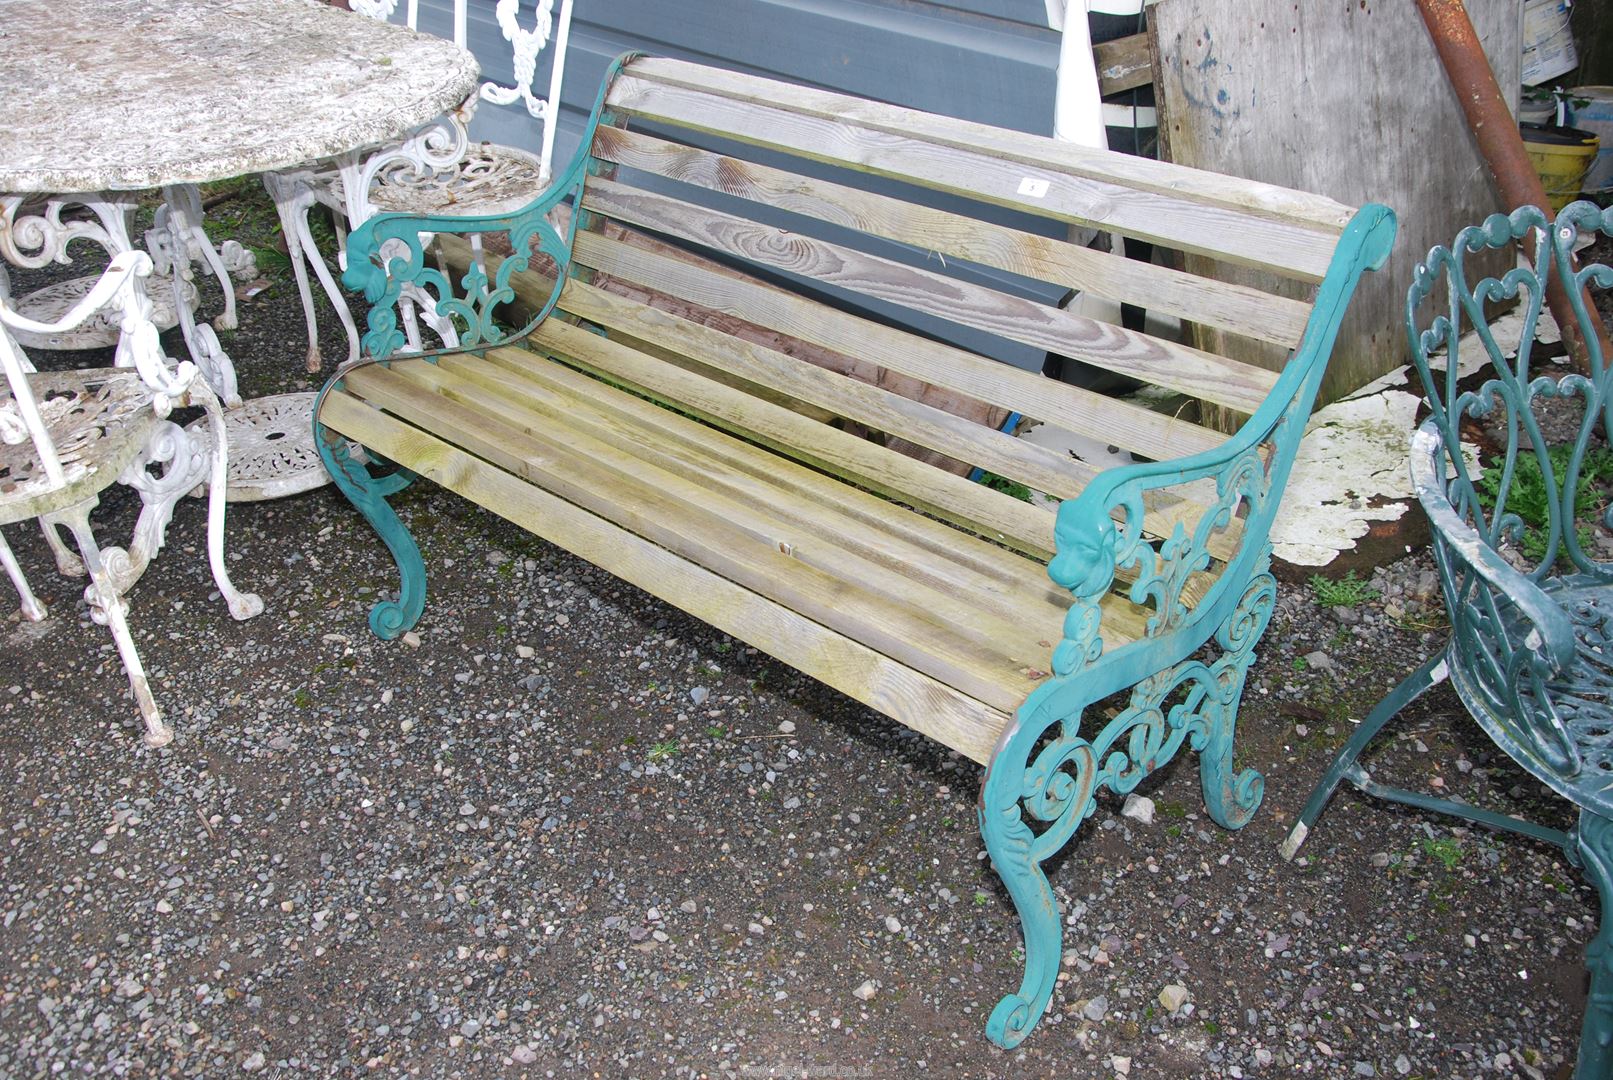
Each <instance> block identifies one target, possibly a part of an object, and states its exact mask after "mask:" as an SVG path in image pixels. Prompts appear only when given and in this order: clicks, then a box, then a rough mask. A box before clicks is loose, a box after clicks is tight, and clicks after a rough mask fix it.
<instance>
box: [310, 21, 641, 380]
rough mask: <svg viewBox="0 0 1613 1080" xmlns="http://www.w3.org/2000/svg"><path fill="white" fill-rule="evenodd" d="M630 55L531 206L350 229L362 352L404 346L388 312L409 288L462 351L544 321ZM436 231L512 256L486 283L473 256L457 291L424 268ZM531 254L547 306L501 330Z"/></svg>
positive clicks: (349, 277)
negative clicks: (488, 239)
mask: <svg viewBox="0 0 1613 1080" xmlns="http://www.w3.org/2000/svg"><path fill="white" fill-rule="evenodd" d="M635 55H637V54H635V53H624V54H622V55H621V56H619V57H617V58H616V60H615V61H614V62H612V64H611V65H610V67H609V69H608V70H607V71H606V73H605V79H604V81H603V83H602V84H601V86H600V88H599V96H598V98H596V99H595V101H594V109H593V112H592V113H591V114H590V116H589V118H588V126H587V127H586V128H585V129H584V131H583V134H582V141H581V143H580V145H579V146H578V149H577V153H576V154H575V155H574V156H573V157H572V159H571V163H570V164H569V165H567V166H566V167H565V169H563V170H562V171H561V172H559V173H558V174H556V176H555V178H554V180H553V182H552V183H551V184H550V185H549V189H548V190H547V191H545V192H544V193H543V194H542V195H540V196H538V198H537V199H535V200H533V201H532V202H531V203H529V204H527V205H526V206H524V207H522V208H521V209H519V210H516V211H514V212H513V213H509V214H486V215H472V214H466V215H455V214H446V215H439V214H377V215H376V216H374V217H372V218H370V219H369V220H368V221H365V222H364V223H363V224H361V225H359V226H358V227H357V228H355V229H354V230H353V232H352V235H351V236H349V237H348V241H347V270H346V271H345V272H344V273H343V274H342V281H343V283H344V284H345V285H347V287H348V288H350V289H355V290H358V291H361V292H363V294H364V298H365V300H367V301H369V303H370V314H369V327H370V329H369V332H368V333H366V334H365V335H364V349H365V351H366V352H367V353H369V354H370V355H371V356H372V357H374V358H376V359H378V360H385V359H386V358H387V357H388V356H390V355H391V354H392V353H393V352H394V351H395V350H396V349H397V348H398V346H400V345H403V344H404V343H405V338H404V335H403V332H402V331H401V330H399V329H398V319H397V316H396V315H395V314H394V311H393V309H394V308H395V307H396V305H397V303H398V301H399V300H400V299H401V298H402V297H403V294H404V291H405V287H406V286H413V290H411V291H413V292H414V294H415V296H416V298H419V296H420V294H419V290H423V291H424V292H425V293H426V294H427V295H426V296H425V297H424V299H425V300H426V301H428V302H433V303H434V305H435V308H436V313H437V314H438V315H440V316H443V317H446V318H450V319H453V320H454V321H455V324H456V325H455V329H456V332H457V333H458V335H459V339H460V340H459V348H460V349H479V348H486V347H489V346H493V345H498V344H500V343H502V342H506V341H513V340H518V339H520V338H523V337H525V336H526V335H527V334H529V333H531V332H532V330H533V328H534V327H536V326H537V325H538V324H539V323H540V322H542V321H543V320H544V319H545V318H547V317H548V315H549V312H551V311H553V310H554V306H555V303H556V301H558V300H559V299H560V290H561V288H562V287H563V285H564V284H565V281H566V278H567V276H568V274H569V272H570V269H571V252H572V242H573V240H574V239H575V237H576V234H577V227H578V223H579V219H580V218H582V217H584V216H585V215H584V214H583V213H582V212H581V211H580V210H579V209H578V208H579V207H580V205H581V203H582V189H583V184H584V182H585V181H586V180H587V178H588V176H589V175H590V172H591V170H592V169H593V168H594V167H595V161H594V158H593V155H592V152H591V147H592V146H593V141H594V132H595V131H596V130H597V129H598V127H599V125H600V122H601V121H602V120H605V119H608V117H607V110H606V109H605V96H606V94H607V92H608V91H609V89H610V85H611V83H612V82H613V81H614V80H615V78H616V76H617V75H618V74H619V73H620V71H621V69H622V66H623V65H624V64H626V63H627V62H628V61H629V60H631V59H632V58H633V57H634V56H635ZM568 200H569V201H570V203H571V207H572V213H571V214H570V215H569V217H568V220H567V224H566V234H565V236H561V235H560V233H559V231H558V230H556V229H555V227H554V226H553V225H552V224H550V222H549V214H550V213H551V212H552V211H553V210H554V209H555V208H556V207H557V206H559V205H560V204H562V203H564V202H567V201H568ZM436 233H453V234H459V235H463V236H481V235H486V234H495V235H498V234H502V235H503V236H505V237H506V238H507V239H508V241H509V246H510V251H511V254H510V255H509V256H508V257H506V258H505V259H504V260H503V261H502V262H501V263H500V264H499V266H498V269H497V270H495V271H494V274H493V278H492V280H489V279H488V277H487V273H486V271H485V270H484V269H483V267H482V260H481V259H480V258H473V259H472V260H471V265H470V266H469V267H468V268H467V269H466V271H465V276H464V277H463V278H462V279H461V280H460V282H459V286H460V289H459V291H456V290H455V288H454V283H453V282H451V281H450V280H449V278H448V276H447V275H446V274H444V273H443V272H442V271H440V270H438V269H436V268H435V267H432V266H429V265H427V263H426V253H425V242H424V240H423V237H424V236H425V235H428V234H436ZM534 253H537V254H541V255H546V256H548V257H549V258H550V259H553V260H554V263H555V267H556V274H555V282H554V287H553V290H552V291H551V292H550V294H549V299H548V300H547V302H545V303H544V305H543V307H542V308H541V309H540V310H539V311H537V312H536V313H535V314H534V315H533V316H532V318H531V319H530V320H529V321H528V322H527V323H526V325H525V326H524V327H523V328H522V329H520V330H518V331H513V332H506V331H504V330H503V329H501V328H500V327H499V325H498V323H497V322H496V321H495V319H494V309H495V308H496V307H497V306H498V305H500V304H507V303H511V302H512V301H514V299H515V290H514V288H513V287H512V286H511V284H510V278H511V277H512V276H513V275H515V274H518V273H521V272H523V271H525V270H526V269H528V267H529V265H530V263H531V260H532V256H533V254H534Z"/></svg>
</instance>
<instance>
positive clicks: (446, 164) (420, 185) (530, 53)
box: [264, 0, 573, 371]
mask: <svg viewBox="0 0 1613 1080" xmlns="http://www.w3.org/2000/svg"><path fill="white" fill-rule="evenodd" d="M572 2H573V0H537V10H536V13H535V14H536V22H535V24H534V25H533V27H532V29H530V30H529V29H526V28H524V27H522V26H521V25H520V23H519V20H518V16H519V7H520V4H519V0H498V4H497V7H496V8H495V9H494V14H495V18H496V19H497V20H498V26H499V30H500V31H501V32H502V33H503V35H504V39H505V40H506V41H507V42H509V43H510V46H511V48H512V49H513V50H514V60H515V63H514V72H515V85H514V86H501V85H499V84H498V83H494V82H486V83H483V84H482V86H481V89H480V91H479V92H478V93H477V94H473V95H472V96H471V97H469V98H467V99H466V100H465V102H464V103H463V104H461V105H460V106H459V108H458V109H456V110H454V112H452V113H450V114H448V115H447V116H443V117H441V118H439V119H438V120H436V121H433V122H432V123H430V124H427V125H426V126H425V127H423V128H421V129H420V130H418V131H416V132H414V133H413V134H412V135H411V136H410V137H409V138H408V139H407V140H405V141H404V142H402V143H400V144H396V145H393V146H388V147H384V148H382V149H380V150H377V151H375V152H374V153H372V154H370V155H369V156H367V157H366V156H365V155H364V154H362V153H353V154H348V155H343V156H342V157H341V158H338V159H336V160H335V161H334V162H331V163H329V164H328V165H325V166H322V167H320V168H316V169H303V170H294V171H290V172H280V173H268V174H265V176H264V186H265V187H267V188H268V190H269V195H270V197H271V198H273V199H274V202H275V208H276V210H278V211H279V214H280V225H281V230H282V232H283V233H284V234H285V237H286V249H287V252H288V254H289V255H290V257H291V265H292V269H293V272H294V273H295V275H296V279H297V288H298V290H299V292H300V293H301V296H302V304H303V312H304V317H305V319H306V321H307V325H308V370H309V371H318V370H319V369H320V366H321V363H322V358H321V356H320V351H319V329H318V325H317V321H316V318H315V314H314V305H313V295H312V293H311V292H310V290H309V285H308V273H307V269H306V268H305V267H304V265H303V264H304V260H306V262H307V264H308V265H309V266H311V267H312V268H313V270H314V273H315V275H316V276H317V277H318V278H319V282H320V285H321V286H322V287H323V288H324V290H325V295H326V296H327V297H329V298H330V302H331V306H332V307H334V308H335V309H336V313H337V316H338V317H339V318H340V319H341V320H342V326H343V328H344V329H345V330H346V331H347V350H348V361H349V362H352V361H355V360H357V359H358V356H359V335H358V329H357V327H356V326H355V325H354V322H353V316H352V313H351V312H350V311H349V310H348V308H347V304H346V301H345V300H343V298H342V294H341V292H340V291H339V290H338V288H337V286H336V280H335V277H334V276H333V275H332V274H331V271H330V268H329V267H328V266H327V265H326V264H325V261H324V259H323V257H322V256H321V254H320V252H319V250H318V248H317V246H316V245H315V243H314V237H313V233H312V232H311V231H310V229H309V227H308V212H309V211H310V210H311V209H312V208H313V206H314V205H315V204H316V203H317V204H320V205H323V206H325V207H327V208H328V209H329V210H330V211H331V214H332V216H333V218H334V220H335V223H336V238H337V244H338V247H339V249H341V250H340V251H339V254H338V262H339V263H340V264H341V265H342V266H343V267H344V268H345V266H346V251H345V240H346V235H345V234H346V231H347V230H348V229H350V228H352V227H353V226H356V225H359V224H362V223H363V222H364V221H366V220H368V219H369V218H370V217H371V216H372V215H374V214H377V213H382V212H401V213H410V214H500V213H507V212H510V211H514V210H519V209H520V208H521V207H523V206H526V205H527V204H529V203H531V202H532V201H533V200H535V199H536V198H537V197H538V196H539V195H541V194H542V193H543V190H544V189H545V188H546V187H547V186H548V184H549V178H550V176H551V174H552V168H551V166H552V159H553V157H554V140H555V127H556V119H557V114H558V112H559V107H560V105H559V102H560V85H561V80H562V77H563V75H564V72H565V63H566V41H567V37H568V36H569V34H570V31H571V9H572ZM398 3H399V0H349V4H350V6H351V7H352V9H353V11H354V12H356V13H358V14H361V15H366V16H368V17H370V18H372V19H378V20H381V21H383V22H385V21H389V20H390V19H392V18H393V17H394V16H395V14H396V12H397V8H398ZM468 3H469V0H455V3H454V44H456V45H458V46H459V47H460V48H464V47H465V42H466V22H467V5H468ZM557 3H558V5H559V8H560V12H559V18H558V21H557V20H556V17H555V7H556V4H557ZM419 7H420V0H405V8H404V11H405V19H406V21H407V24H408V26H409V28H410V29H411V30H413V29H417V28H418V26H419V14H420V12H419ZM551 41H552V42H553V43H554V54H553V55H554V63H553V65H552V67H551V70H550V75H549V95H548V97H547V98H542V97H538V96H536V95H535V94H534V93H533V91H532V83H533V80H534V79H535V78H536V76H537V68H538V55H539V54H540V53H541V52H542V51H543V49H544V48H545V47H546V46H548V45H549V43H550V42H551ZM479 100H486V101H490V102H493V103H494V104H496V105H513V104H515V103H516V102H521V103H522V104H524V105H525V106H526V110H527V112H528V113H529V114H530V115H531V116H532V117H533V118H534V119H535V120H537V121H538V122H539V124H540V125H541V127H542V139H541V148H540V150H539V152H538V153H536V154H533V153H531V152H529V151H526V150H521V149H518V148H516V147H513V146H504V145H500V144H496V143H471V142H470V140H469V137H468V135H467V134H466V128H467V126H468V125H469V123H470V120H471V117H472V115H473V114H474V112H475V110H476V106H477V103H478V101H479ZM405 300H406V303H405V304H404V305H403V306H402V310H403V314H404V322H405V332H406V334H407V335H408V340H409V346H410V348H411V349H413V350H415V351H419V349H420V347H421V346H420V331H419V326H418V323H417V322H416V318H415V315H414V310H415V308H416V306H418V307H419V310H420V318H422V319H424V320H425V321H426V323H427V325H429V326H430V327H431V328H432V330H433V331H434V332H435V333H436V334H437V335H438V336H439V337H441V338H442V339H443V341H444V343H445V344H448V345H454V344H457V337H456V336H455V334H454V330H453V326H452V324H451V323H450V322H449V321H448V320H447V319H445V318H438V316H437V315H436V312H435V311H434V309H433V304H432V301H431V299H430V298H429V297H427V296H425V295H424V294H420V295H416V296H407V295H406V296H405Z"/></svg>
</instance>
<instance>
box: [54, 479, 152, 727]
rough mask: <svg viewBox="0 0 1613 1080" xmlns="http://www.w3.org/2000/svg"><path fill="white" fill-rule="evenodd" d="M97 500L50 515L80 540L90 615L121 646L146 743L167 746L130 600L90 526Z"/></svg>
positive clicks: (79, 546)
mask: <svg viewBox="0 0 1613 1080" xmlns="http://www.w3.org/2000/svg"><path fill="white" fill-rule="evenodd" d="M96 502H97V500H95V499H91V500H89V501H88V502H83V503H80V504H79V505H77V506H75V507H72V508H70V509H68V510H64V511H62V512H61V513H59V514H53V515H51V520H52V521H53V522H59V523H61V524H63V525H66V526H67V527H68V529H70V530H71V531H72V533H73V538H74V539H75V540H77V541H78V550H79V551H80V552H81V553H82V554H83V556H84V565H85V566H86V567H87V568H88V569H89V572H90V584H89V587H88V588H86V589H85V590H84V601H85V603H87V604H89V605H90V618H92V619H94V620H95V621H96V622H97V623H99V624H100V625H102V626H104V627H106V628H107V629H108V630H110V631H111V632H112V640H113V642H114V643H115V644H116V645H117V647H118V656H119V658H120V659H122V661H123V670H124V672H125V673H126V674H127V675H128V676H129V689H130V690H132V691H133V692H134V700H135V704H137V705H138V706H139V707H140V718H141V719H142V720H144V721H145V725H146V736H145V740H146V745H147V746H166V745H168V743H170V742H172V741H173V738H174V729H173V728H171V727H169V726H168V725H167V724H166V723H164V722H163V719H162V713H161V712H160V711H158V709H157V701H156V699H155V698H153V697H152V696H151V684H150V683H149V682H148V681H147V679H146V669H145V665H143V664H141V662H140V654H139V652H138V651H136V649H135V647H134V635H132V634H130V633H129V623H128V619H127V614H128V608H129V605H128V603H127V602H126V601H125V600H124V599H123V596H122V593H121V592H120V591H119V589H118V587H117V583H116V582H115V581H114V580H113V577H112V575H111V574H109V573H108V572H107V569H106V565H105V563H104V562H103V561H102V558H101V549H100V547H99V546H97V544H96V543H95V534H94V533H93V532H91V530H90V511H91V510H93V509H94V508H95V506H96Z"/></svg>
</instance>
